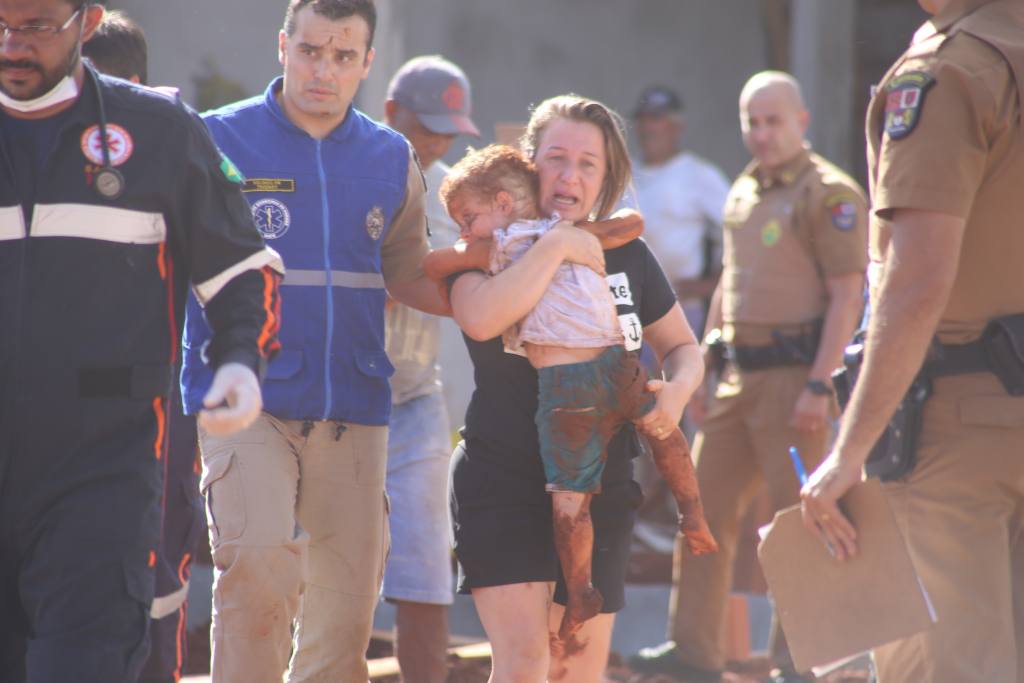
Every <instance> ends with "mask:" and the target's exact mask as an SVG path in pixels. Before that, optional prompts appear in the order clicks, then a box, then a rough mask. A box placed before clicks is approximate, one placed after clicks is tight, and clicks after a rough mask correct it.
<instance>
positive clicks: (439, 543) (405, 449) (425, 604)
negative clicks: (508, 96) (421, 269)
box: [382, 56, 479, 683]
mask: <svg viewBox="0 0 1024 683" xmlns="http://www.w3.org/2000/svg"><path fill="white" fill-rule="evenodd" d="M384 121H385V123H387V124H388V125H389V126H391V127H392V128H394V129H395V130H397V131H398V132H399V133H402V134H403V135H405V137H406V138H408V140H409V142H410V143H411V144H412V146H413V149H415V150H416V154H417V155H418V156H419V159H420V164H421V165H422V168H423V173H424V178H425V180H426V185H427V196H426V204H425V210H426V215H427V222H428V224H429V226H430V232H431V236H430V242H431V246H433V247H434V248H437V247H442V246H448V245H450V244H452V243H454V242H455V240H457V239H458V237H459V228H458V226H456V225H455V223H454V222H453V221H452V220H451V218H449V216H448V213H447V211H445V209H444V207H443V206H442V205H441V202H440V200H439V199H438V197H437V189H438V187H440V185H441V182H442V181H443V180H444V177H445V175H446V174H447V173H448V166H447V165H445V164H444V163H443V162H441V161H440V158H441V157H442V156H444V154H445V153H446V152H447V151H448V149H449V148H450V147H451V145H452V142H453V141H454V140H455V138H456V137H457V136H458V135H459V134H467V135H474V136H478V135H479V132H478V130H477V128H476V126H475V125H474V124H473V121H472V120H471V119H470V89H469V81H468V80H467V79H466V76H465V74H464V73H463V72H462V70H461V69H460V68H459V67H457V66H456V65H455V64H452V63H451V62H449V61H448V60H446V59H444V58H442V57H440V56H425V57H416V58H414V59H412V60H410V61H408V62H406V63H405V64H404V65H403V66H402V67H401V68H400V69H399V70H398V72H397V73H396V74H395V75H394V77H393V78H392V79H391V83H390V85H389V86H388V95H387V101H386V102H385V105H384ZM445 324H448V325H450V326H451V327H452V328H454V324H452V323H451V321H450V320H444V321H442V320H441V319H440V318H437V317H435V316H432V315H428V314H426V313H422V312H420V311H417V310H415V309H413V308H410V307H408V306H405V305H403V304H400V303H397V302H393V301H392V302H390V303H389V306H388V312H387V319H386V331H387V343H386V346H387V352H388V357H389V358H390V359H391V362H392V364H393V365H394V366H395V374H394V375H393V376H392V377H391V400H392V408H391V420H390V423H389V434H388V468H387V492H388V497H389V498H390V500H391V515H390V525H391V555H390V556H389V558H388V562H387V566H386V568H385V570H384V585H383V589H382V593H383V595H384V598H385V599H386V600H388V601H390V602H393V603H395V605H396V606H397V617H396V622H395V631H396V633H395V650H396V655H397V657H398V663H399V666H400V667H401V670H402V680H403V681H405V683H442V682H443V681H444V680H445V678H446V677H447V664H446V652H445V650H446V646H447V642H448V605H450V604H451V602H452V570H451V547H450V544H449V533H448V508H447V499H446V496H445V489H446V485H447V479H448V459H449V456H450V455H451V438H450V435H449V417H448V410H447V409H446V406H445V397H444V395H443V394H442V393H441V374H440V368H439V367H438V353H439V347H440V341H441V339H442V336H443V335H442V325H445ZM445 332H452V330H445ZM444 336H445V337H446V338H449V339H450V340H451V341H452V342H453V343H451V344H448V346H451V347H453V349H456V351H455V352H456V353H458V354H459V355H458V356H454V357H453V358H452V360H453V361H454V363H453V365H454V367H452V366H451V365H449V366H447V370H449V371H452V370H461V371H462V372H463V373H464V375H463V376H464V377H471V376H472V374H471V373H472V370H471V369H470V366H469V362H468V358H467V357H466V351H465V347H464V346H463V345H462V344H460V343H457V339H458V337H457V334H454V333H453V334H447V335H444ZM446 360H447V358H446ZM460 419H461V418H460Z"/></svg>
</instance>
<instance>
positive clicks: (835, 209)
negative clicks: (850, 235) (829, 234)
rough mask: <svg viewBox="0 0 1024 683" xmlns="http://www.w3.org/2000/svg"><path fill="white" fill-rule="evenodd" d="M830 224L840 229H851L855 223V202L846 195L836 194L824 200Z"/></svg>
mask: <svg viewBox="0 0 1024 683" xmlns="http://www.w3.org/2000/svg"><path fill="white" fill-rule="evenodd" d="M825 207H826V208H827V209H828V212H829V215H831V216H832V225H833V226H835V227H836V228H837V229H839V230H842V231H844V232H845V231H847V230H852V229H853V228H854V226H855V225H857V204H856V203H855V202H854V201H853V199H852V198H850V197H849V196H848V195H842V194H841V195H836V196H835V197H831V198H830V199H828V200H827V201H826V202H825Z"/></svg>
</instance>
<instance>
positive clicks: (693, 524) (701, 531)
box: [679, 515, 718, 555]
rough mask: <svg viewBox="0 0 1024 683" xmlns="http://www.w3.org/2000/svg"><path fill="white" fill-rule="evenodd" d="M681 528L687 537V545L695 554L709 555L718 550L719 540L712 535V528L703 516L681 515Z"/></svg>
mask: <svg viewBox="0 0 1024 683" xmlns="http://www.w3.org/2000/svg"><path fill="white" fill-rule="evenodd" d="M679 530H680V531H682V532H683V537H684V538H685V539H686V547H687V548H689V549H690V552H691V553H693V554H694V555H709V554H711V553H717V552H718V542H717V541H715V537H714V536H712V535H711V529H709V528H708V523H707V522H706V521H704V518H703V517H695V516H692V515H690V516H685V515H679Z"/></svg>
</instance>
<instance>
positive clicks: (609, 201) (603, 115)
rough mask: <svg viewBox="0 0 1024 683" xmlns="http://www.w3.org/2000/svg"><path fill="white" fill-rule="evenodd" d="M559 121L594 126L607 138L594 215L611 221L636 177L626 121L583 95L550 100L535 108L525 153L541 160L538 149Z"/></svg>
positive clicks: (524, 148)
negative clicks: (624, 122)
mask: <svg viewBox="0 0 1024 683" xmlns="http://www.w3.org/2000/svg"><path fill="white" fill-rule="evenodd" d="M557 119H568V120H569V121H581V122H585V123H592V124H594V125H595V126H597V127H598V128H599V129H600V131H601V134H602V135H603V136H604V149H605V158H606V159H607V168H605V175H604V183H602V185H601V194H600V195H598V197H597V202H596V203H597V206H596V209H595V211H594V212H593V213H594V215H595V216H596V217H597V218H607V217H608V216H609V215H610V214H611V213H612V211H614V210H615V207H616V205H617V204H618V203H619V200H620V199H621V198H622V193H623V192H625V191H626V187H627V186H628V185H629V183H630V180H631V178H632V176H633V165H632V163H631V162H630V160H629V149H628V148H627V147H626V136H625V133H624V132H623V131H624V127H623V125H622V119H621V118H620V117H619V115H618V114H616V113H615V111H613V110H612V109H610V108H609V107H607V106H605V105H603V104H601V103H600V102H598V101H597V100H591V99H588V98H586V97H580V96H579V95H559V96H558V97H551V98H548V99H546V100H544V101H543V102H541V103H540V104H538V105H537V106H536V108H534V110H533V114H532V115H531V116H530V123H529V124H528V125H527V127H526V132H525V133H523V138H522V141H521V142H520V145H521V146H522V148H523V151H524V152H526V154H527V155H528V156H529V157H530V158H531V159H533V160H536V158H537V147H538V146H539V145H540V139H541V137H542V136H543V135H544V130H545V129H546V128H547V127H548V125H549V124H550V123H551V122H552V121H555V120H557Z"/></svg>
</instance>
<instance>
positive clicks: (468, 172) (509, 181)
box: [438, 145, 538, 220]
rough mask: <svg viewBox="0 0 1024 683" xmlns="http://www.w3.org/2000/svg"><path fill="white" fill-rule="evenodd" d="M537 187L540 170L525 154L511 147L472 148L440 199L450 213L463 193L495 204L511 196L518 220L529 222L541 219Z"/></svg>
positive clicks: (451, 173) (446, 182)
mask: <svg viewBox="0 0 1024 683" xmlns="http://www.w3.org/2000/svg"><path fill="white" fill-rule="evenodd" d="M537 184H538V180H537V167H536V166H534V165H533V162H532V161H530V160H529V159H527V158H526V156H525V155H524V154H523V153H522V152H520V151H519V150H518V149H515V148H514V147H509V146H508V145H488V146H487V147H484V148H483V149H472V148H470V149H469V150H468V151H467V153H466V156H464V157H462V159H460V160H459V162H458V163H456V164H455V165H454V166H452V168H451V170H450V171H449V172H448V175H447V176H446V177H445V179H444V182H443V183H441V188H440V190H439V191H438V196H439V197H440V198H441V203H442V204H444V206H445V208H447V209H448V210H449V213H450V212H451V202H452V200H453V199H454V198H455V197H456V196H457V195H459V194H461V193H463V192H470V193H472V194H475V195H476V196H477V197H479V198H481V199H483V200H485V201H493V200H494V198H495V197H496V196H497V194H498V193H499V192H508V194H509V195H510V196H511V197H512V213H513V214H514V216H515V218H516V220H529V219H533V218H536V217H537V215H538V211H537Z"/></svg>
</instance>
